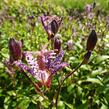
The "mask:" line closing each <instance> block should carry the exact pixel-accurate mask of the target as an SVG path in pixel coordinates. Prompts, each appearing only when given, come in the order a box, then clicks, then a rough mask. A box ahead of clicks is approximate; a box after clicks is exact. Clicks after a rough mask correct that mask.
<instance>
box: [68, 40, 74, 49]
mask: <svg viewBox="0 0 109 109" xmlns="http://www.w3.org/2000/svg"><path fill="white" fill-rule="evenodd" d="M67 49H68V50H72V49H73V41H72V40H69V41H68V42H67Z"/></svg>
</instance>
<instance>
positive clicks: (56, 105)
mask: <svg viewBox="0 0 109 109" xmlns="http://www.w3.org/2000/svg"><path fill="white" fill-rule="evenodd" d="M82 64H83V62H82V63H80V64H79V65H78V66H77V67H76V68H75V69H74V70H73V71H72V72H70V73H68V74H67V75H66V76H65V78H64V79H63V80H62V81H61V83H60V84H59V87H58V91H57V96H56V103H55V107H56V109H58V98H59V93H60V91H61V87H62V85H63V83H64V81H65V80H66V79H67V78H69V77H70V76H71V75H72V74H74V72H75V71H77V70H78V69H79V68H80V67H81V65H82Z"/></svg>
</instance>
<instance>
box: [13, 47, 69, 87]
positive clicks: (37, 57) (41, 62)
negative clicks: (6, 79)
mask: <svg viewBox="0 0 109 109" xmlns="http://www.w3.org/2000/svg"><path fill="white" fill-rule="evenodd" d="M24 55H25V60H26V62H27V64H25V63H23V62H21V61H15V62H14V65H15V66H16V67H18V68H19V69H20V70H22V71H27V72H29V73H30V74H31V75H32V76H33V77H35V78H36V79H37V80H38V81H40V83H41V84H42V85H45V86H47V87H49V86H50V85H51V79H52V76H53V75H54V74H56V73H57V71H59V70H60V69H62V68H64V67H65V66H67V65H68V64H67V63H66V62H62V59H63V57H64V51H60V52H59V54H56V53H55V52H54V51H53V50H51V51H48V50H47V49H45V48H43V49H42V50H41V51H38V52H24Z"/></svg>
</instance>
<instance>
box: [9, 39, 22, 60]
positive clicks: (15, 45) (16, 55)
mask: <svg viewBox="0 0 109 109" xmlns="http://www.w3.org/2000/svg"><path fill="white" fill-rule="evenodd" d="M8 47H9V52H10V59H11V60H13V61H15V60H18V59H21V57H22V50H21V48H22V42H21V41H17V40H15V39H14V38H11V39H10V40H9V45H8Z"/></svg>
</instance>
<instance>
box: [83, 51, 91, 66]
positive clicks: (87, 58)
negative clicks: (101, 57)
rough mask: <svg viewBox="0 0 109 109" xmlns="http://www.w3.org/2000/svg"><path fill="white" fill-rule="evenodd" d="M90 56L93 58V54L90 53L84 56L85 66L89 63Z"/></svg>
mask: <svg viewBox="0 0 109 109" xmlns="http://www.w3.org/2000/svg"><path fill="white" fill-rule="evenodd" d="M90 56H91V52H90V51H88V52H87V53H86V54H85V55H84V60H83V62H82V63H83V64H87V63H88V61H89V58H90Z"/></svg>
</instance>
